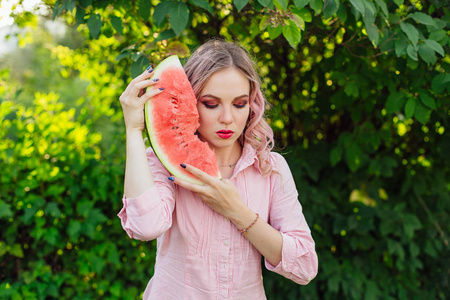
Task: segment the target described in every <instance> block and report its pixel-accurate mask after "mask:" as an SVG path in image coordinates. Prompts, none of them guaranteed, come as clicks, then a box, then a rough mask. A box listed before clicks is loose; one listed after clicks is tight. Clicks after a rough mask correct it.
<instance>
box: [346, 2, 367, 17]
mask: <svg viewBox="0 0 450 300" xmlns="http://www.w3.org/2000/svg"><path fill="white" fill-rule="evenodd" d="M350 3H351V4H352V6H353V7H354V8H355V9H356V11H358V12H359V13H360V14H361V15H363V16H364V15H365V14H366V7H365V6H364V3H363V2H362V0H350Z"/></svg>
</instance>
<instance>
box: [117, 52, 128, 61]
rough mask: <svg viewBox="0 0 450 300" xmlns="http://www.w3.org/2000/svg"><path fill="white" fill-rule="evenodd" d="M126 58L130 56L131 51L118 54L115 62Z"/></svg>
mask: <svg viewBox="0 0 450 300" xmlns="http://www.w3.org/2000/svg"><path fill="white" fill-rule="evenodd" d="M128 56H131V51H123V52H120V53H119V55H117V56H116V61H117V60H121V59H123V58H125V57H128Z"/></svg>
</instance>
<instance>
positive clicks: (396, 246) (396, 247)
mask: <svg viewBox="0 0 450 300" xmlns="http://www.w3.org/2000/svg"><path fill="white" fill-rule="evenodd" d="M388 251H389V253H390V254H397V256H398V258H399V259H400V260H403V259H404V258H405V250H403V247H402V244H400V243H399V242H397V241H395V240H392V239H388Z"/></svg>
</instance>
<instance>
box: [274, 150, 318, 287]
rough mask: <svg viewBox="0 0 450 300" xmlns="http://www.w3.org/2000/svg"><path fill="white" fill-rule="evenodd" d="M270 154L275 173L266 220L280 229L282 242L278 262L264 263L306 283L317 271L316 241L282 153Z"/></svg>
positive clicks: (294, 279) (284, 274) (299, 281)
mask: <svg viewBox="0 0 450 300" xmlns="http://www.w3.org/2000/svg"><path fill="white" fill-rule="evenodd" d="M272 157H273V160H274V165H275V166H276V168H274V169H275V171H276V173H275V174H273V175H272V176H273V180H272V187H271V188H272V191H273V192H272V197H271V207H270V212H269V223H270V224H271V226H272V227H274V228H275V229H276V230H278V231H279V232H280V233H281V235H282V238H283V246H282V258H281V261H280V262H279V263H278V265H276V266H273V265H272V264H271V263H270V262H269V261H267V260H265V266H266V268H267V269H268V270H270V271H273V272H276V273H278V274H280V275H282V276H284V277H286V278H288V279H291V280H293V281H294V282H296V283H298V284H303V285H305V284H308V283H309V282H310V281H311V280H312V279H313V278H314V277H316V275H317V270H318V258H317V254H316V251H315V243H314V240H313V238H312V236H311V231H310V229H309V227H308V224H307V223H306V220H305V217H304V215H303V213H302V206H301V204H300V202H299V201H298V192H297V189H296V187H295V183H294V179H293V177H292V173H291V171H290V169H289V166H288V164H287V163H286V161H285V159H284V158H283V157H282V156H281V155H279V154H275V153H274V154H273V156H272Z"/></svg>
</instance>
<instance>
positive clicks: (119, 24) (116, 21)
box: [111, 16, 123, 35]
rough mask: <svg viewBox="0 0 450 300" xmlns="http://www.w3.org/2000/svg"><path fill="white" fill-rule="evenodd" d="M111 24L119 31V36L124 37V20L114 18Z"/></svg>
mask: <svg viewBox="0 0 450 300" xmlns="http://www.w3.org/2000/svg"><path fill="white" fill-rule="evenodd" d="M111 24H112V26H113V28H114V29H115V30H116V31H117V33H118V34H120V35H123V23H122V18H119V17H117V16H112V17H111Z"/></svg>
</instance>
